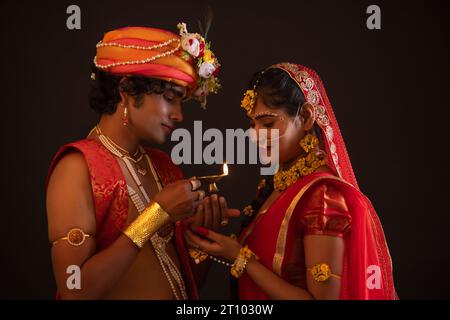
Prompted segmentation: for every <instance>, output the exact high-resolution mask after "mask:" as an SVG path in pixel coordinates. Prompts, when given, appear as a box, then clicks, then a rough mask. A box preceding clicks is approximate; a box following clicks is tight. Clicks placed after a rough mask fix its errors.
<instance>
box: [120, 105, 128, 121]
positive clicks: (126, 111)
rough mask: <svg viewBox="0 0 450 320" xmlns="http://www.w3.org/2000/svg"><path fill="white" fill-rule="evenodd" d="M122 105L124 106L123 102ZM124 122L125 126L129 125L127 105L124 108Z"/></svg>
mask: <svg viewBox="0 0 450 320" xmlns="http://www.w3.org/2000/svg"><path fill="white" fill-rule="evenodd" d="M120 106H121V107H123V103H121V104H120ZM122 123H123V125H124V126H126V125H128V108H127V107H125V108H124V109H123V117H122Z"/></svg>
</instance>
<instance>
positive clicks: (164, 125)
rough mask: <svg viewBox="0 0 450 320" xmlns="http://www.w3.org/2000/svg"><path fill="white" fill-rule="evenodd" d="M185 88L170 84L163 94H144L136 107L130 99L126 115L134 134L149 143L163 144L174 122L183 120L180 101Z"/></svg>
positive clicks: (133, 100)
mask: <svg viewBox="0 0 450 320" xmlns="http://www.w3.org/2000/svg"><path fill="white" fill-rule="evenodd" d="M184 95H185V88H183V87H179V86H172V87H171V88H170V89H167V90H165V91H164V93H163V94H146V95H144V96H143V98H142V101H141V103H140V105H139V106H138V107H136V106H135V99H134V98H133V97H129V98H130V99H132V101H131V103H130V104H131V105H133V107H131V108H128V117H129V121H130V124H131V125H132V127H133V129H134V131H135V133H136V135H137V136H138V137H139V138H140V139H141V140H145V141H148V142H151V143H156V144H163V143H164V142H165V141H166V140H167V138H168V137H169V136H170V134H171V133H172V131H173V129H174V128H175V126H176V124H177V123H179V122H181V121H182V120H183V113H182V110H181V103H182V101H183V97H184Z"/></svg>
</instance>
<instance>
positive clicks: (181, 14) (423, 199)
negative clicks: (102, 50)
mask: <svg viewBox="0 0 450 320" xmlns="http://www.w3.org/2000/svg"><path fill="white" fill-rule="evenodd" d="M205 3H206V2H205V1H195V2H194V1H134V0H128V1H117V2H115V1H75V2H72V1H70V2H69V1H53V2H51V1H40V2H33V3H31V2H30V3H28V2H24V1H2V3H1V11H0V12H1V14H2V18H1V19H0V20H1V39H2V40H1V49H0V55H1V59H0V61H1V79H2V80H1V84H2V89H3V90H2V93H1V102H0V103H1V106H2V108H1V114H0V116H1V123H2V125H1V146H2V157H0V158H1V168H2V175H1V177H2V182H1V195H2V204H3V205H2V222H1V232H0V239H1V242H0V246H1V256H0V257H1V260H0V261H1V262H0V263H1V264H0V297H1V298H6V299H12V298H20V299H29V298H39V299H52V298H53V297H54V290H55V286H54V280H53V277H52V271H51V263H50V256H49V252H50V251H49V245H48V243H47V235H46V232H47V230H46V220H45V177H46V172H47V169H48V166H49V163H50V161H51V158H52V157H53V155H54V154H55V152H56V151H57V150H58V148H59V147H60V146H61V145H63V144H64V143H67V142H70V141H73V140H77V139H81V138H83V137H84V136H85V135H86V134H87V133H88V132H89V130H90V128H92V126H93V125H94V124H95V123H96V116H95V114H94V112H93V111H91V110H90V109H89V107H88V105H87V92H88V88H89V74H90V70H89V65H90V62H91V59H92V58H93V56H94V52H95V44H96V43H97V41H99V40H100V39H101V37H102V34H103V32H105V31H108V30H111V29H115V28H118V27H122V26H127V25H143V26H152V27H159V28H164V29H168V30H173V31H176V24H177V23H178V22H179V21H185V22H187V23H188V26H189V27H190V29H191V30H192V31H198V30H197V27H196V26H197V24H196V19H198V18H202V16H203V15H202V12H203V8H204V5H205ZM209 3H211V5H212V7H213V9H214V11H215V19H214V22H213V26H212V29H211V31H210V34H209V38H210V40H211V41H212V43H213V49H214V51H215V53H216V54H217V55H218V57H219V58H220V61H221V63H222V71H221V80H222V83H223V90H222V91H221V92H220V95H219V96H215V97H212V98H211V99H210V103H209V107H208V110H207V111H201V110H199V108H198V106H197V105H194V104H191V103H189V104H187V105H186V107H185V111H186V112H185V118H186V119H185V123H184V124H183V125H184V126H185V127H186V128H188V129H190V128H192V121H193V120H200V119H201V120H203V121H204V123H203V126H204V128H209V127H217V128H219V129H225V128H238V127H244V128H246V126H247V123H246V120H245V118H244V117H243V113H242V111H241V110H240V108H239V102H240V99H241V95H242V91H243V90H244V89H245V86H246V83H247V81H248V79H249V77H250V75H251V74H252V73H253V72H254V71H256V70H258V69H261V68H263V67H266V66H268V65H270V64H272V63H275V62H281V61H292V62H298V63H301V64H305V65H307V66H310V67H312V68H314V69H316V70H317V71H318V73H319V74H320V75H321V77H322V79H323V81H324V83H325V87H326V88H327V91H328V95H329V97H330V100H331V102H332V104H333V106H334V109H335V113H336V115H337V118H338V120H339V121H340V125H341V130H342V133H343V135H344V138H345V139H346V142H347V147H348V150H349V153H350V155H351V159H352V162H353V166H354V169H355V172H356V175H357V177H358V180H359V184H360V186H361V188H362V190H363V191H364V192H365V193H366V194H367V196H368V197H369V198H370V199H371V200H372V202H373V204H374V206H375V208H377V211H378V213H379V216H380V218H381V220H382V223H383V226H384V229H385V232H386V236H387V239H388V243H389V246H390V249H391V254H392V258H393V263H394V271H395V281H396V286H397V289H398V293H399V296H400V298H403V299H421V298H425V299H435V298H446V299H448V298H450V290H449V288H448V286H449V284H450V281H449V277H448V276H447V269H448V265H450V257H449V240H450V236H449V232H448V230H449V222H450V218H449V209H448V204H447V201H448V198H449V196H448V194H449V187H448V178H449V170H448V168H447V164H448V160H447V159H448V158H447V152H446V151H447V148H448V145H449V144H448V136H449V135H448V131H447V130H448V129H447V128H448V115H449V112H448V108H449V103H448V97H447V93H448V84H449V80H448V71H449V63H448V56H449V49H448V34H446V33H444V31H443V30H445V29H446V27H448V26H447V25H448V12H449V11H448V9H447V4H446V1H418V2H415V3H411V2H410V1H395V3H394V1H389V2H388V1H376V2H375V3H376V4H378V5H379V6H380V7H381V11H382V30H377V31H370V30H368V29H367V28H366V18H367V14H366V13H365V11H366V8H367V6H368V5H370V4H373V2H372V1H339V2H338V1H283V0H277V1H267V3H265V4H263V1H239V2H233V1H209ZM70 4H77V5H79V6H80V7H81V11H82V17H81V19H82V29H81V30H78V31H71V30H68V29H67V28H66V18H67V16H68V15H67V14H66V8H67V6H68V5H70ZM165 150H170V144H168V145H167V146H165ZM183 169H184V170H185V173H186V175H188V176H191V175H200V174H205V173H210V172H214V171H217V170H219V169H220V166H211V167H206V166H200V165H196V166H183ZM230 169H231V175H230V177H228V178H227V179H225V180H223V183H221V184H220V185H221V187H222V191H223V194H224V195H225V196H226V197H227V198H228V200H229V202H230V203H231V205H232V206H233V207H239V208H241V207H243V206H244V205H245V204H247V202H248V201H249V200H250V199H251V197H252V196H253V194H254V189H255V184H256V181H257V179H258V177H257V173H258V169H257V167H256V166H243V165H240V166H237V165H234V166H231V167H230ZM231 229H233V226H231ZM227 281H228V274H227V272H226V270H225V269H223V268H222V267H220V266H215V267H214V269H213V270H212V273H211V276H210V277H209V280H208V283H207V286H206V287H205V288H204V289H203V290H202V297H203V298H209V299H212V298H227V297H228V284H227V283H228V282H227Z"/></svg>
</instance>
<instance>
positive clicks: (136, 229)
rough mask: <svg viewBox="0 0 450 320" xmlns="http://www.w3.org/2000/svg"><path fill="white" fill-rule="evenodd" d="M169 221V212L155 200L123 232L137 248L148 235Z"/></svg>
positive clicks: (145, 240) (143, 242)
mask: <svg viewBox="0 0 450 320" xmlns="http://www.w3.org/2000/svg"><path fill="white" fill-rule="evenodd" d="M169 221H170V216H169V214H168V213H167V212H165V211H164V210H163V209H162V208H161V206H160V205H159V204H158V203H157V202H152V203H151V204H150V205H149V206H148V207H147V208H145V210H144V211H142V213H141V214H140V215H139V217H137V218H136V220H134V221H133V222H132V223H131V224H130V225H129V226H128V228H127V229H126V230H125V231H124V234H125V235H126V236H127V237H128V238H130V240H131V241H133V242H134V244H136V245H137V246H138V247H139V248H142V247H143V246H144V245H145V243H146V242H147V241H148V240H149V239H150V237H151V236H152V235H153V234H155V232H156V231H158V230H159V229H160V228H161V227H162V226H163V225H165V224H166V223H168V222H169Z"/></svg>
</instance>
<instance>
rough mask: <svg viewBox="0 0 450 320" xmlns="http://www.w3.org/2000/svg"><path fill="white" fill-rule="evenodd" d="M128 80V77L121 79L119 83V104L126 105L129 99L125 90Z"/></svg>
mask: <svg viewBox="0 0 450 320" xmlns="http://www.w3.org/2000/svg"><path fill="white" fill-rule="evenodd" d="M127 80H128V79H127V78H126V77H123V78H122V79H120V82H119V95H120V102H119V104H125V102H126V101H127V98H128V94H127V93H126V92H125V91H124V90H123V85H124V82H126V81H127Z"/></svg>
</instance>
